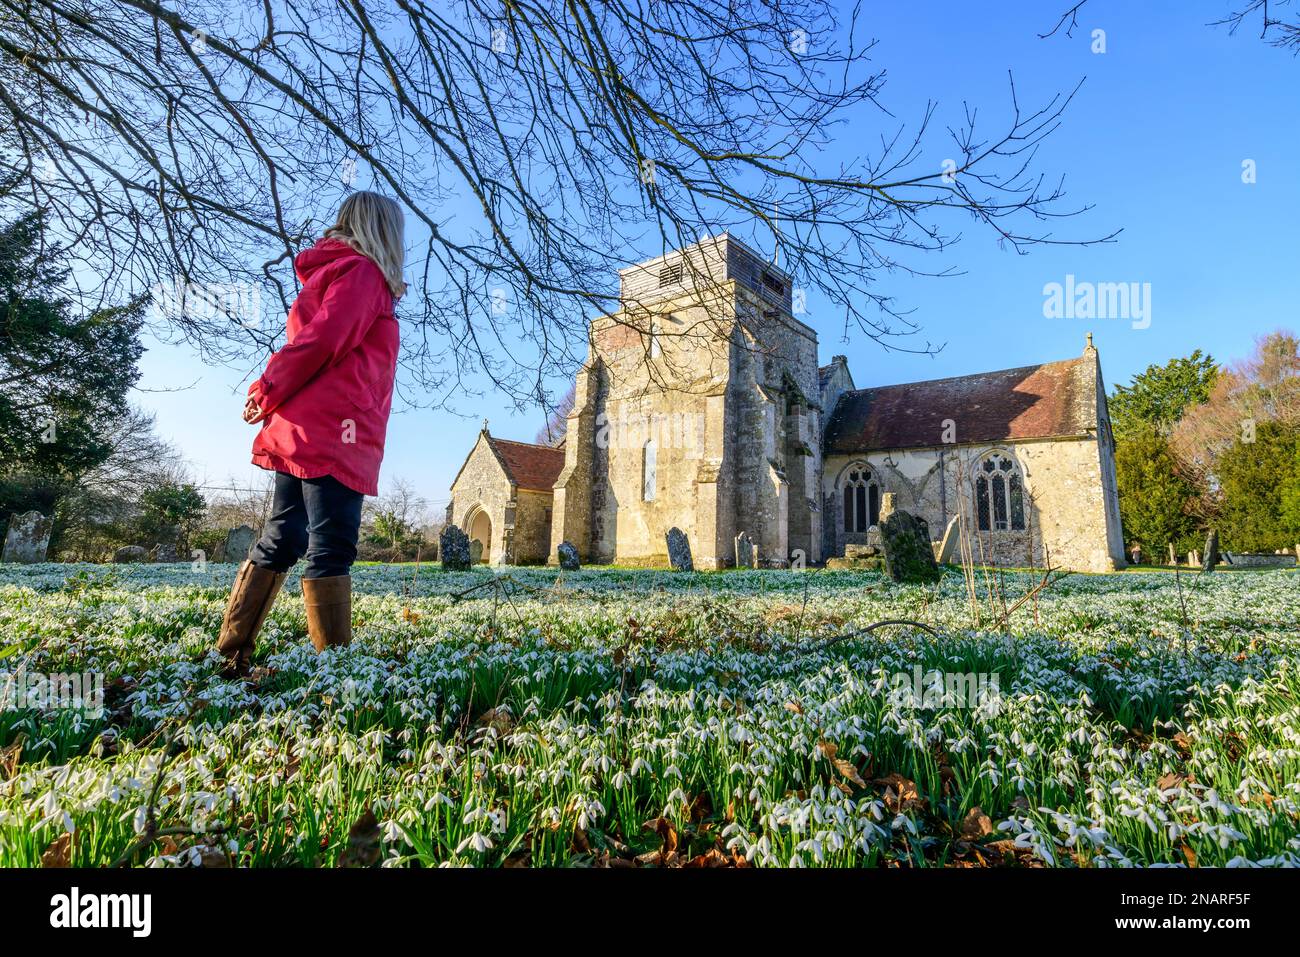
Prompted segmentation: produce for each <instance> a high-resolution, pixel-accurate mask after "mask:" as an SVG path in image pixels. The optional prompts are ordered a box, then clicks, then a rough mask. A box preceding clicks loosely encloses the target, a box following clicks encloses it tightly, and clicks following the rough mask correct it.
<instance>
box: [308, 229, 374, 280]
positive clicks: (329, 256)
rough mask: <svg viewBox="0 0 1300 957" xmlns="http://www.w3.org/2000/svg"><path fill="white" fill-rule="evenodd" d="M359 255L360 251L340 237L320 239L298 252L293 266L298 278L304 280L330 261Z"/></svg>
mask: <svg viewBox="0 0 1300 957" xmlns="http://www.w3.org/2000/svg"><path fill="white" fill-rule="evenodd" d="M360 255H361V253H359V252H357V251H356V250H355V249H353V248H352V247H351V246H349V245H348V244H347V243H345V242H343V241H342V240H341V239H322V240H319V241H318V242H317V243H316V245H315V246H312V247H311V248H310V249H304V250H303V251H302V252H300V253H299V254H298V258H297V259H295V260H294V261H293V266H294V270H295V271H296V272H297V273H298V278H299V279H300V280H302V281H303V282H306V281H307V280H308V279H310V278H311V277H312V274H313V273H315V272H316V271H317V270H318V269H321V268H322V267H324V266H328V265H329V264H330V263H332V262H338V261H339V260H340V259H347V258H348V257H349V256H360Z"/></svg>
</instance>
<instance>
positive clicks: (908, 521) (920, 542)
mask: <svg viewBox="0 0 1300 957" xmlns="http://www.w3.org/2000/svg"><path fill="white" fill-rule="evenodd" d="M880 538H881V542H882V544H883V546H884V550H885V571H887V572H888V573H889V577H890V578H892V579H893V580H894V581H896V582H913V583H915V582H936V581H938V580H939V579H940V578H941V577H942V575H943V573H942V572H941V571H940V570H939V566H938V565H937V564H936V563H935V560H934V546H933V545H931V544H930V530H929V527H928V525H927V524H926V523H925V522H923V521H921V520H920V519H918V518H917V517H916V516H915V515H913V514H912V513H911V512H903V511H894V512H891V513H890V515H889V517H888V518H887V519H885V520H884V521H883V522H881V523H880Z"/></svg>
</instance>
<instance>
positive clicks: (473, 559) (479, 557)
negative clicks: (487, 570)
mask: <svg viewBox="0 0 1300 957" xmlns="http://www.w3.org/2000/svg"><path fill="white" fill-rule="evenodd" d="M481 561H483V543H482V542H480V541H479V540H478V539H477V538H471V539H470V541H469V563H470V564H471V565H477V564H478V563H479V562H481Z"/></svg>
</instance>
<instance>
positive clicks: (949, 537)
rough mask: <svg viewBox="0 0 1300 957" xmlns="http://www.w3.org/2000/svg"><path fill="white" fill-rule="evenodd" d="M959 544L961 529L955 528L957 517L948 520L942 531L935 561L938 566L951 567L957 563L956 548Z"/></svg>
mask: <svg viewBox="0 0 1300 957" xmlns="http://www.w3.org/2000/svg"><path fill="white" fill-rule="evenodd" d="M960 544H961V529H960V528H958V527H957V516H956V515H954V516H953V517H952V518H950V519H948V527H947V528H945V529H944V530H943V541H942V542H940V543H939V554H937V555H936V556H934V557H935V560H936V561H937V562H938V563H939V564H940V565H951V564H952V563H954V562H956V561H957V552H958V546H959V545H960Z"/></svg>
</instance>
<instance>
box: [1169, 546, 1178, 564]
mask: <svg viewBox="0 0 1300 957" xmlns="http://www.w3.org/2000/svg"><path fill="white" fill-rule="evenodd" d="M1169 564H1170V565H1177V564H1178V553H1177V552H1176V551H1174V543H1173V542H1170V543H1169Z"/></svg>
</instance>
